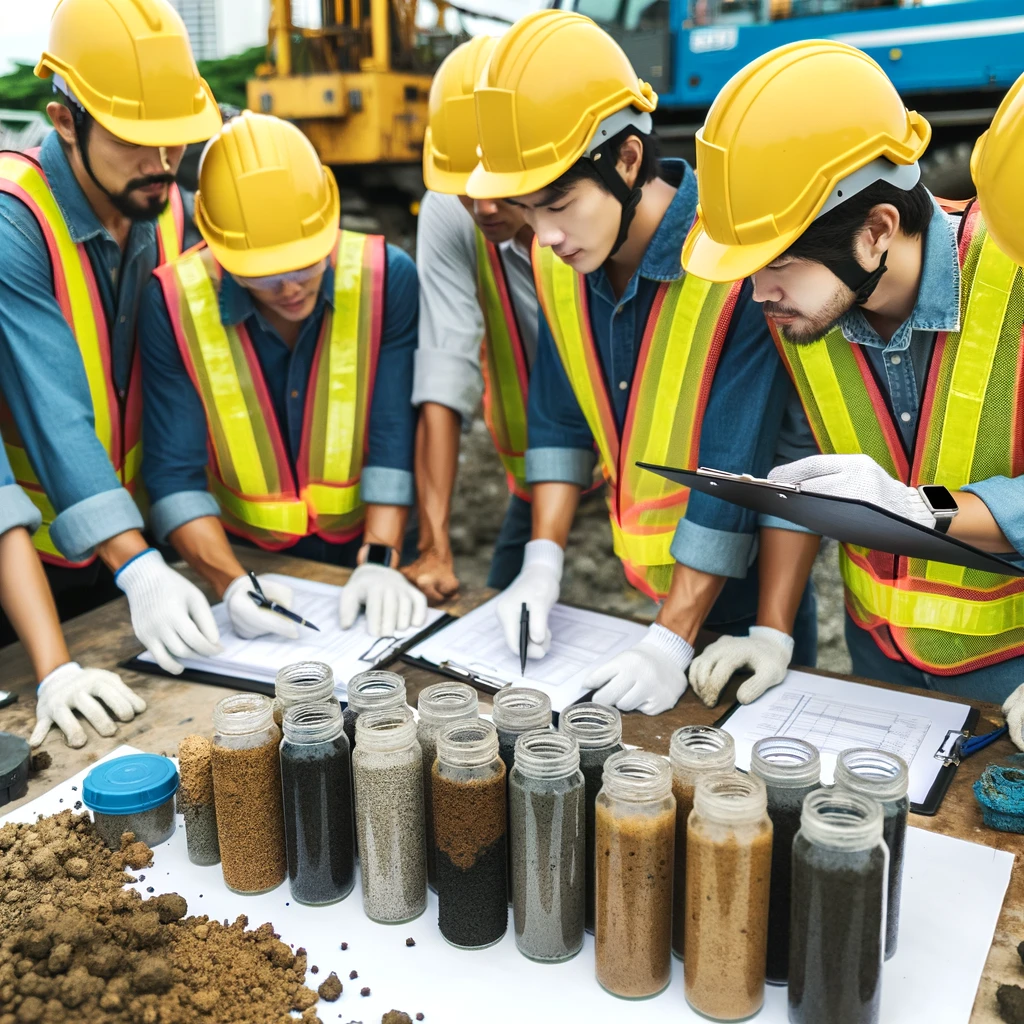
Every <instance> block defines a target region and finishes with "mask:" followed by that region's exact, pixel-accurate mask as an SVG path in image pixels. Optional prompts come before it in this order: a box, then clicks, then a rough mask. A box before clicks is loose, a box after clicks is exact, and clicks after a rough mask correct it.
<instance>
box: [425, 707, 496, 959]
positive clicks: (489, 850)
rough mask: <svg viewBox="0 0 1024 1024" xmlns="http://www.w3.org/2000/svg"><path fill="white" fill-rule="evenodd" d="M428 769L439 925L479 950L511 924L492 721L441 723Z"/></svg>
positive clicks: (465, 945) (459, 941) (451, 936)
mask: <svg viewBox="0 0 1024 1024" xmlns="http://www.w3.org/2000/svg"><path fill="white" fill-rule="evenodd" d="M431 773H432V775H433V784H432V793H433V801H434V836H435V840H434V843H435V847H436V851H435V853H436V860H435V862H436V864H437V924H438V928H439V929H440V931H441V934H442V935H443V936H444V937H445V939H447V941H448V942H450V943H451V944H452V945H453V946H460V947H462V948H463V949H482V948H484V947H485V946H491V945H493V944H494V943H495V942H497V941H498V940H499V939H501V937H502V936H503V935H504V934H505V931H506V929H507V928H508V900H507V895H506V894H507V892H508V888H507V886H508V882H507V879H506V877H505V846H506V843H507V832H508V827H507V822H506V815H505V765H504V764H503V763H502V761H501V758H500V757H499V756H498V734H497V732H496V730H495V728H494V726H493V725H492V724H491V723H490V722H487V721H482V720H480V719H475V720H473V721H468V720H467V721H455V722H449V723H448V724H447V725H445V726H444V727H442V729H441V731H440V733H439V734H438V737H437V758H436V760H435V761H434V763H433V765H432V766H431Z"/></svg>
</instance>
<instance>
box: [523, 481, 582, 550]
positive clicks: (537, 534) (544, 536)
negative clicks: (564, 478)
mask: <svg viewBox="0 0 1024 1024" xmlns="http://www.w3.org/2000/svg"><path fill="white" fill-rule="evenodd" d="M580 490H581V488H579V487H578V486H577V485H576V484H566V483H542V484H534V485H533V487H532V488H531V491H532V498H533V537H532V539H533V540H553V541H554V542H555V543H556V544H557V545H558V546H559V547H560V548H564V547H565V546H566V545H567V544H568V543H569V531H570V530H571V529H572V521H573V519H575V518H576V508H577V506H578V505H579V503H580Z"/></svg>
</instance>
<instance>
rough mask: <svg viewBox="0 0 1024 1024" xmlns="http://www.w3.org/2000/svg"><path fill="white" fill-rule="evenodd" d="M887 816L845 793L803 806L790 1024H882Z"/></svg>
mask: <svg viewBox="0 0 1024 1024" xmlns="http://www.w3.org/2000/svg"><path fill="white" fill-rule="evenodd" d="M882 818H883V815H882V808H881V805H880V804H879V803H878V802H877V801H876V800H872V799H869V798H868V797H865V796H861V795H860V794H859V793H853V792H851V791H849V790H846V789H843V788H841V787H839V786H834V787H832V788H831V789H819V790H817V791H815V792H814V793H811V794H810V795H809V796H808V797H807V798H806V799H805V800H804V808H803V813H802V815H801V817H800V831H799V832H797V834H796V838H795V839H794V840H793V916H792V921H791V927H790V937H789V950H790V953H789V1019H790V1021H791V1022H792V1024H821V1022H822V1021H827V1022H828V1024H876V1022H877V1021H878V1018H879V1010H880V1007H881V999H882V962H883V955H884V951H885V899H886V886H887V882H886V875H887V871H888V859H889V854H888V851H887V850H886V848H885V842H884V840H883V839H882Z"/></svg>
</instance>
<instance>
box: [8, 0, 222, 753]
mask: <svg viewBox="0 0 1024 1024" xmlns="http://www.w3.org/2000/svg"><path fill="white" fill-rule="evenodd" d="M35 70H36V74H37V75H39V76H40V77H42V78H52V81H53V88H54V102H53V103H50V104H49V105H48V106H47V113H48V114H49V116H50V119H51V121H52V122H53V125H54V128H55V131H54V132H53V133H51V134H50V135H49V136H48V137H47V139H46V141H45V142H44V143H43V145H42V147H41V149H40V150H38V151H37V152H35V153H29V154H19V153H4V154H0V251H2V252H3V254H4V256H3V259H4V269H3V274H0V380H2V387H3V392H4V397H5V399H6V407H5V409H4V411H3V415H2V417H0V418H2V420H3V432H4V437H5V440H6V449H7V454H8V456H9V458H10V461H11V465H12V466H13V470H14V475H15V477H16V479H17V481H18V483H20V484H21V485H22V486H23V487H24V488H25V489H26V492H27V493H28V495H29V496H30V497H31V499H32V501H33V502H34V503H35V505H36V506H37V507H38V508H39V510H40V512H41V514H42V525H41V526H40V528H39V530H37V531H36V534H35V537H34V540H35V546H36V548H37V549H38V550H39V551H40V553H41V555H42V557H43V558H44V560H45V561H46V563H47V575H48V577H49V579H50V581H51V585H52V587H53V589H54V592H55V595H56V598H57V604H58V608H59V609H60V612H61V615H62V616H63V617H67V616H68V615H70V614H75V613H77V612H78V611H81V610H84V609H85V608H88V607H92V606H94V605H96V604H99V603H102V602H103V601H107V600H110V599H111V598H112V597H113V596H114V595H115V594H116V593H117V589H116V588H115V587H114V583H115V582H116V584H117V587H119V588H120V589H121V590H123V591H124V592H125V593H126V594H127V596H128V602H129V605H130V607H131V615H132V624H133V626H134V628H135V632H136V635H137V636H138V638H139V640H140V641H141V642H142V643H143V644H144V645H145V646H146V647H148V648H149V649H150V650H153V651H154V653H156V652H158V651H159V652H164V651H171V653H172V654H184V653H186V651H188V650H195V651H199V652H201V653H211V652H212V651H213V650H215V649H216V644H217V640H218V636H217V628H216V624H215V623H214V620H213V615H212V613H211V612H210V609H209V605H208V604H207V602H206V599H205V598H204V597H203V595H202V594H201V592H200V591H199V590H198V588H196V587H195V586H193V585H192V584H191V583H189V582H188V581H187V580H185V579H184V578H183V577H182V576H181V575H179V574H178V573H176V572H174V571H173V570H171V569H170V568H168V566H167V565H165V564H164V561H163V559H162V558H161V556H160V554H159V553H158V552H157V551H156V550H154V549H151V548H149V547H148V545H147V543H146V541H145V540H144V539H143V536H142V527H143V518H142V514H141V512H140V511H139V508H138V507H137V505H136V502H135V500H134V496H135V495H136V493H137V484H138V479H137V474H138V467H139V462H140V447H139V431H140V426H141V409H140V400H141V396H140V394H139V388H138V373H137V370H138V361H137V359H136V352H135V335H136V330H135V328H136V323H135V321H136V311H137V309H138V305H139V299H140V296H141V293H142V289H143V287H144V285H145V283H146V281H147V280H148V279H149V276H150V274H151V273H152V271H153V268H154V267H155V266H156V265H157V264H159V263H160V262H162V261H164V260H165V259H168V258H173V257H174V256H176V255H177V253H178V249H179V246H180V244H181V233H182V219H181V199H180V196H179V194H178V191H177V189H176V188H175V187H174V185H173V174H174V171H175V169H176V167H177V164H178V161H179V160H180V158H181V153H182V151H183V150H184V147H185V145H186V144H187V143H189V142H192V141H194V140H196V139H201V138H206V137H207V136H209V135H210V134H212V133H213V132H214V131H216V129H217V127H218V126H219V124H220V115H219V114H218V112H217V107H216V104H215V103H214V101H213V96H212V95H211V93H210V90H209V88H208V86H207V85H206V83H205V82H204V81H203V79H202V78H200V77H199V73H198V71H197V70H196V65H195V61H194V60H193V59H192V53H191V51H190V49H189V44H188V36H187V34H186V32H185V26H184V25H183V24H182V21H181V18H180V17H179V16H178V14H177V13H176V12H175V11H174V9H173V8H172V7H171V6H170V4H169V3H167V2H166V0H61V2H60V3H59V4H58V5H57V7H56V9H55V10H54V12H53V17H52V20H51V22H50V33H49V41H48V43H47V47H46V50H45V51H44V52H43V54H42V56H41V58H40V60H39V63H38V64H37V66H36V69H35ZM160 656H161V659H162V663H163V664H164V666H165V667H167V668H169V669H171V670H172V671H174V670H177V671H180V667H178V666H177V665H176V663H175V662H174V661H173V659H172V658H171V657H169V656H166V655H165V654H164V653H161V655H160ZM72 689H73V688H72ZM63 699H64V702H65V706H67V707H70V706H74V694H73V692H71V691H67V690H65V691H64V698H63ZM51 717H53V718H54V719H55V720H56V721H58V722H59V723H66V722H67V721H68V719H67V718H66V716H64V715H59V714H53V715H52V716H51ZM68 738H69V740H70V739H71V737H70V736H69V737H68Z"/></svg>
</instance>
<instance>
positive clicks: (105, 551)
mask: <svg viewBox="0 0 1024 1024" xmlns="http://www.w3.org/2000/svg"><path fill="white" fill-rule="evenodd" d="M148 547H149V545H148V544H147V543H146V541H145V538H143V536H142V533H141V531H139V530H125V531H124V533H118V534H115V535H114V536H113V537H110V538H109V539H107V540H105V541H102V542H101V543H99V544H97V545H96V554H97V555H99V557H100V559H101V560H102V562H103V563H104V565H106V567H107V568H108V569H109V570H110V571H111V572H117V570H118V569H120V568H121V566H122V565H124V563H125V562H130V561H131V560H132V559H133V558H134V557H135V556H136V555H139V554H142V552H143V551H145V550H146V548H148Z"/></svg>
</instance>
